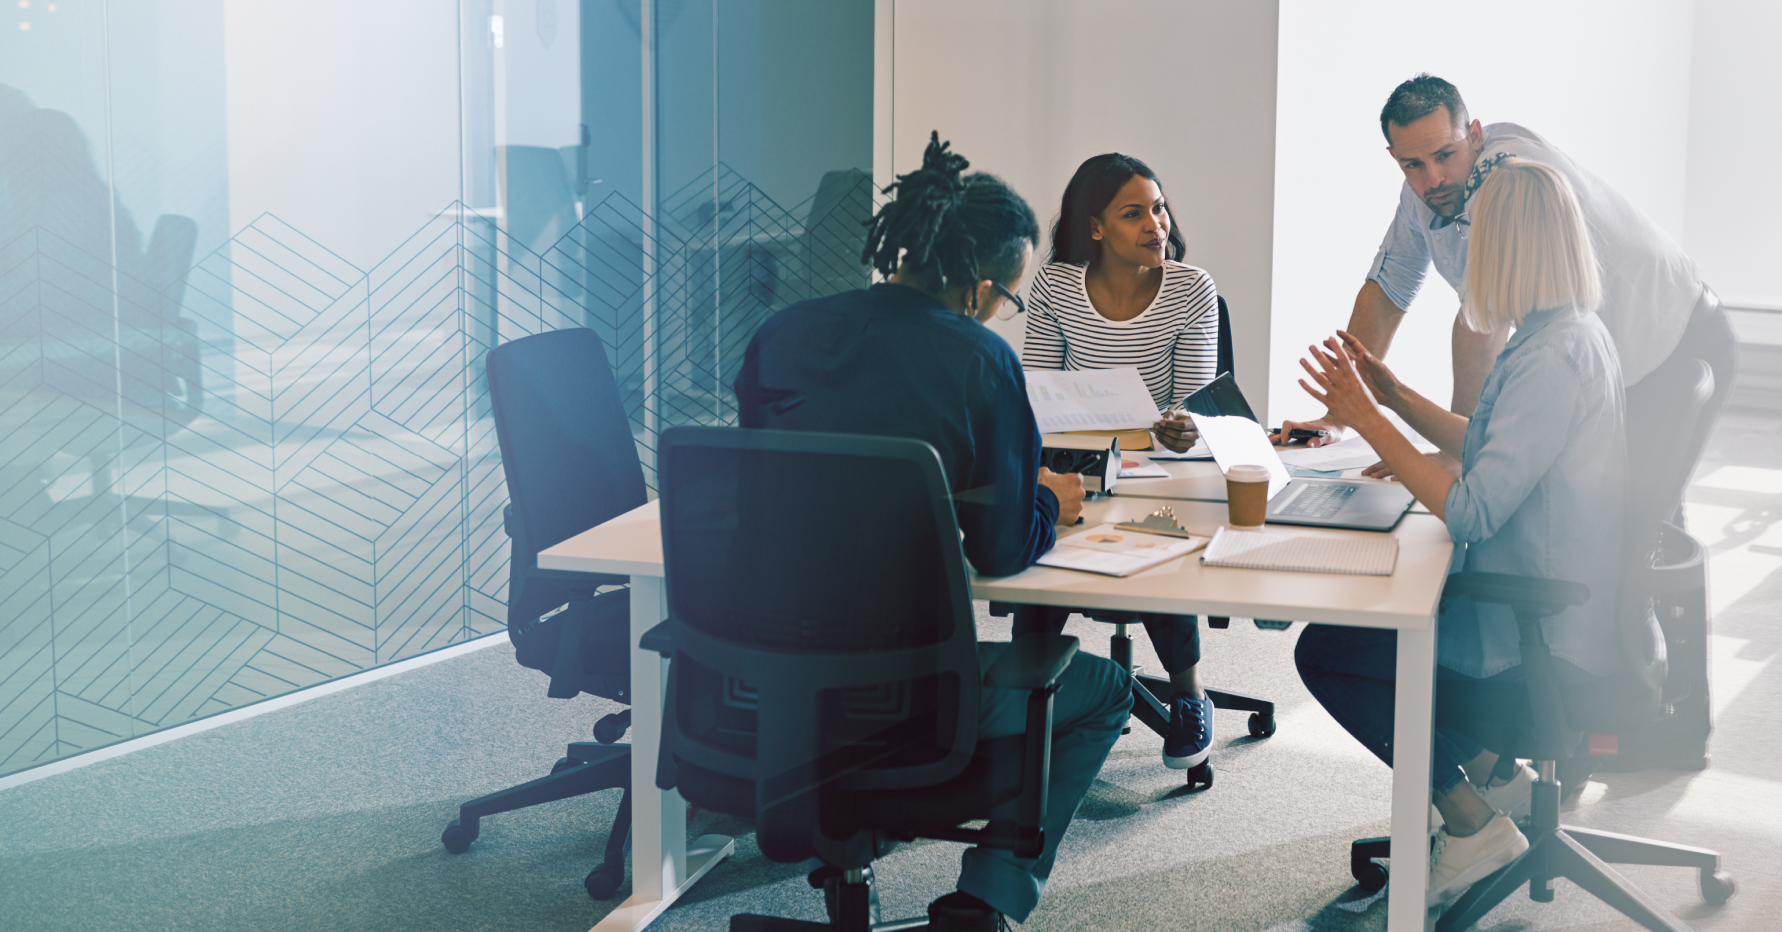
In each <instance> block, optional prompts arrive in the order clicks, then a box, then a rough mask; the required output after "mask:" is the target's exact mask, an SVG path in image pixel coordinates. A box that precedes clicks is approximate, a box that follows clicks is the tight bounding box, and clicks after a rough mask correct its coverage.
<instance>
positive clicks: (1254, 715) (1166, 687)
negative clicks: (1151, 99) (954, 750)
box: [990, 295, 1290, 792]
mask: <svg viewBox="0 0 1782 932" xmlns="http://www.w3.org/2000/svg"><path fill="white" fill-rule="evenodd" d="M1218 300H1219V341H1218V356H1217V359H1218V371H1220V372H1230V371H1232V367H1233V366H1234V365H1235V362H1236V361H1235V359H1234V352H1233V349H1232V342H1231V310H1230V308H1229V306H1228V305H1227V304H1226V303H1225V297H1224V296H1223V295H1220V296H1219V299H1218ZM1014 611H1015V606H1014V605H1013V604H1011V603H1008V602H992V603H990V614H991V615H993V616H996V617H998V618H1005V617H1008V616H1009V615H1011V614H1013V613H1014ZM1080 614H1083V615H1085V616H1087V617H1089V618H1091V619H1093V620H1095V621H1100V622H1104V623H1107V624H1112V625H1113V626H1114V633H1113V634H1111V635H1109V636H1108V659H1110V660H1112V661H1114V662H1115V663H1117V664H1119V665H1120V667H1121V669H1124V670H1125V671H1126V672H1128V673H1130V674H1132V715H1133V717H1134V718H1136V719H1138V720H1139V721H1140V722H1142V723H1144V725H1145V727H1147V728H1149V729H1151V730H1152V731H1154V732H1156V733H1157V734H1158V735H1159V736H1162V737H1167V736H1168V735H1169V706H1168V705H1167V704H1166V703H1168V702H1169V701H1170V696H1171V695H1172V693H1173V690H1172V689H1171V687H1170V683H1169V680H1168V679H1167V678H1164V677H1157V676H1148V675H1146V674H1143V673H1138V672H1135V671H1134V670H1133V665H1132V636H1131V635H1130V634H1129V633H1128V629H1129V626H1131V625H1134V624H1138V623H1139V615H1138V614H1137V613H1136V612H1111V611H1102V610H1099V609H1089V610H1085V611H1083V612H1081V613H1080ZM1288 624H1290V623H1289V622H1277V621H1266V620H1262V621H1257V622H1256V625H1257V627H1259V628H1267V629H1276V630H1279V629H1283V628H1286V627H1287V626H1288ZM1207 627H1209V628H1220V629H1223V628H1229V627H1231V619H1230V618H1224V617H1220V616H1208V617H1207ZM1206 694H1207V698H1208V699H1211V700H1213V708H1215V709H1234V710H1237V711H1240V712H1249V713H1250V720H1249V723H1248V724H1249V731H1250V737H1252V738H1267V737H1269V736H1270V735H1273V734H1274V733H1275V703H1274V701H1273V700H1270V699H1262V698H1259V697H1256V696H1249V695H1245V694H1244V693H1236V692H1231V691H1229V690H1222V689H1212V688H1208V689H1207V690H1206ZM1131 730H1132V729H1131V728H1130V727H1129V728H1128V729H1127V731H1131ZM1184 773H1185V774H1186V775H1187V785H1188V787H1189V790H1190V791H1191V792H1198V791H1199V790H1204V789H1207V788H1209V787H1211V786H1212V785H1213V761H1212V758H1211V757H1208V758H1207V760H1205V761H1202V762H1201V763H1199V764H1197V765H1195V766H1193V767H1190V768H1188V769H1187V770H1186V771H1184Z"/></svg>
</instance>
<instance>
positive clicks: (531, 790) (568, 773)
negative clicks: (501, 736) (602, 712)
mask: <svg viewBox="0 0 1782 932" xmlns="http://www.w3.org/2000/svg"><path fill="white" fill-rule="evenodd" d="M612 718H617V716H610V715H609V716H607V717H606V718H603V719H601V722H602V723H605V722H606V721H607V719H612ZM596 728H597V729H598V728H599V726H596ZM610 789H618V790H623V791H624V796H622V797H621V798H620V799H619V812H618V814H617V815H615V816H614V817H613V827H612V831H611V832H610V833H608V834H607V837H606V854H605V857H604V859H603V860H602V861H601V863H600V866H598V867H596V868H594V869H593V870H592V871H589V872H588V876H587V878H586V879H585V880H583V881H582V885H583V886H584V887H585V888H586V889H587V891H588V895H589V896H591V897H593V898H594V899H597V900H610V899H612V898H613V895H614V894H615V893H617V892H618V890H619V887H620V885H622V884H623V883H624V882H625V849H626V848H627V847H628V846H629V844H630V841H631V747H630V745H613V744H608V743H596V742H593V741H576V742H573V743H571V744H570V745H569V756H567V757H564V758H562V759H560V760H558V761H557V763H556V764H555V765H554V766H552V767H551V773H550V775H549V776H545V777H539V778H538V779H536V780H529V781H527V782H525V783H522V784H520V785H519V786H513V787H509V788H507V789H505V790H500V791H498V792H494V793H490V794H488V795H487V796H479V797H477V798H476V799H473V800H471V801H470V802H467V803H465V804H464V805H462V806H459V807H458V817H457V818H456V819H453V820H452V821H451V822H449V823H447V825H446V829H445V832H444V833H443V834H441V835H440V837H439V840H440V842H441V843H443V844H444V845H445V847H446V850H447V851H450V852H451V853H453V854H463V853H464V852H465V851H468V850H469V849H470V843H471V842H473V841H475V840H476V836H477V834H478V832H479V831H480V830H481V825H480V823H481V820H482V819H483V818H484V817H486V816H491V815H494V814H496V813H498V812H512V811H513V810H515V809H525V808H527V807H528V806H537V805H541V804H543V803H549V802H556V801H557V800H560V799H569V798H571V797H575V796H585V795H587V794H589V793H597V792H600V791H601V790H610Z"/></svg>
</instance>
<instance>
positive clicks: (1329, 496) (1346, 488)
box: [1275, 482, 1355, 518]
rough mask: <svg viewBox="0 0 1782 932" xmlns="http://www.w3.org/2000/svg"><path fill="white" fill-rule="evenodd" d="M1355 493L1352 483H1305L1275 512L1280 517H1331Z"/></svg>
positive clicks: (1340, 509)
mask: <svg viewBox="0 0 1782 932" xmlns="http://www.w3.org/2000/svg"><path fill="white" fill-rule="evenodd" d="M1354 494H1355V486H1353V485H1337V484H1335V483H1324V482H1320V483H1318V484H1317V485H1307V486H1306V488H1305V490H1304V491H1302V492H1300V493H1299V495H1297V496H1295V497H1294V499H1293V501H1291V502H1289V503H1288V504H1287V505H1286V507H1284V508H1282V509H1281V510H1280V511H1277V512H1275V515H1276V516H1277V517H1281V518H1333V517H1335V516H1336V513H1337V512H1339V511H1342V510H1343V506H1344V505H1346V504H1348V503H1349V496H1351V495H1354Z"/></svg>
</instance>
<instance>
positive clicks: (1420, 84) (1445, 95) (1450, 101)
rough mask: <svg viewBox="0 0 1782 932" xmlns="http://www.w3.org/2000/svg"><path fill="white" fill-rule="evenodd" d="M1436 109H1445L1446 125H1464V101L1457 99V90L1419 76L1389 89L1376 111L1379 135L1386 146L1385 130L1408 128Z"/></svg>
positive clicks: (1387, 132) (1429, 76)
mask: <svg viewBox="0 0 1782 932" xmlns="http://www.w3.org/2000/svg"><path fill="white" fill-rule="evenodd" d="M1437 107H1447V108H1448V120H1449V125H1451V126H1465V125H1466V122H1467V117H1466V101H1464V100H1461V99H1460V89H1459V88H1457V87H1455V86H1454V85H1452V84H1449V83H1448V82H1446V81H1444V80H1442V79H1441V78H1438V77H1436V76H1435V75H1433V74H1428V73H1425V74H1420V75H1418V76H1416V77H1414V78H1412V79H1410V80H1409V81H1406V82H1405V83H1403V84H1400V85H1399V86H1397V87H1395V88H1393V89H1392V96H1391V97H1388V98H1386V106H1385V107H1382V108H1381V109H1380V132H1381V133H1382V134H1384V135H1385V137H1386V144H1387V145H1389V146H1390V145H1392V133H1391V131H1390V130H1389V129H1388V127H1390V126H1392V125H1398V126H1410V125H1411V124H1412V123H1415V122H1416V121H1418V120H1421V119H1423V118H1424V117H1426V116H1429V115H1430V114H1432V113H1434V112H1435V111H1436V108H1437Z"/></svg>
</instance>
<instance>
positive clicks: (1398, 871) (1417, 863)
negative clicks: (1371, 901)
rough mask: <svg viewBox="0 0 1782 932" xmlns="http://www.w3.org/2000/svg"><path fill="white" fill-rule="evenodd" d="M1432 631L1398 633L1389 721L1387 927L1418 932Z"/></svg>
mask: <svg viewBox="0 0 1782 932" xmlns="http://www.w3.org/2000/svg"><path fill="white" fill-rule="evenodd" d="M1435 652H1436V633H1435V624H1434V622H1433V620H1432V621H1431V623H1430V627H1428V628H1424V629H1420V630H1412V631H1407V630H1400V631H1399V632H1398V686H1397V690H1396V693H1395V695H1394V702H1393V710H1394V711H1393V722H1392V854H1393V858H1392V886H1391V888H1390V889H1389V890H1388V891H1387V894H1386V929H1387V932H1422V930H1423V927H1424V917H1425V916H1426V915H1427V914H1428V909H1427V908H1426V907H1425V906H1424V902H1423V901H1424V896H1425V891H1426V888H1427V887H1428V884H1429V856H1428V852H1429V755H1430V745H1431V740H1430V739H1431V735H1430V726H1431V724H1432V722H1433V720H1434V716H1435Z"/></svg>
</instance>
